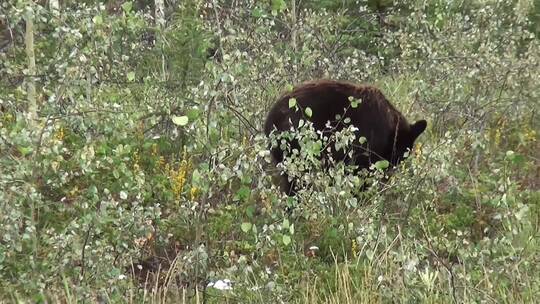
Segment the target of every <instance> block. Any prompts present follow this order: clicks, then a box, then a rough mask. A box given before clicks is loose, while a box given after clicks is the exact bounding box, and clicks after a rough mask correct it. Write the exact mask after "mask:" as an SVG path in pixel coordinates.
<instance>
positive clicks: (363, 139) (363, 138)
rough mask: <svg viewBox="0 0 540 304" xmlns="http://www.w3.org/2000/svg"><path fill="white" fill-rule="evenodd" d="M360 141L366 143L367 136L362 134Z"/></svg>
mask: <svg viewBox="0 0 540 304" xmlns="http://www.w3.org/2000/svg"><path fill="white" fill-rule="evenodd" d="M358 141H359V142H360V144H365V143H366V142H367V138H365V137H364V136H360V138H359V139H358Z"/></svg>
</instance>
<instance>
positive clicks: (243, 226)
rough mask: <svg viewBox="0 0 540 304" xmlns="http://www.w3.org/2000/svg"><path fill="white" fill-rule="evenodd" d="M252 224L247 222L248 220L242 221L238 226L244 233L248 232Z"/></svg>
mask: <svg viewBox="0 0 540 304" xmlns="http://www.w3.org/2000/svg"><path fill="white" fill-rule="evenodd" d="M252 226H253V225H252V224H251V223H248V222H244V223H242V225H241V226H240V228H241V229H242V231H244V232H245V233H248V232H249V231H250V230H251V227H252Z"/></svg>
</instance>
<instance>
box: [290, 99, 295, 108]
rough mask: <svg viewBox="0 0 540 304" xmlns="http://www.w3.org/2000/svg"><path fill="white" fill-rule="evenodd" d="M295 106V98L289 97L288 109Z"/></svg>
mask: <svg viewBox="0 0 540 304" xmlns="http://www.w3.org/2000/svg"><path fill="white" fill-rule="evenodd" d="M294 107H296V98H289V109H291V108H294Z"/></svg>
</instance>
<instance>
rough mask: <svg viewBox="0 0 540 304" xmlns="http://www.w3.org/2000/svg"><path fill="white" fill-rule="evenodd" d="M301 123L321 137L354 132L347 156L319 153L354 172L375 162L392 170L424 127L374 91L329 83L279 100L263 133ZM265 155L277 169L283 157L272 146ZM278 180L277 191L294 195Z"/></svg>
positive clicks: (285, 180) (288, 184)
mask: <svg viewBox="0 0 540 304" xmlns="http://www.w3.org/2000/svg"><path fill="white" fill-rule="evenodd" d="M300 121H306V122H311V123H312V125H313V128H314V129H315V130H316V131H317V132H319V133H321V134H322V135H323V136H324V135H330V136H331V135H332V134H335V133H336V132H339V131H341V130H343V129H344V128H346V127H347V126H349V125H352V126H354V127H355V129H354V130H355V131H354V135H355V137H356V138H357V139H359V140H358V141H355V142H354V143H355V144H353V146H352V149H351V150H350V151H348V152H345V151H339V150H336V149H323V151H321V157H322V158H325V157H329V156H330V157H331V158H332V159H333V160H334V161H336V160H337V161H344V162H345V163H346V164H350V165H355V166H357V168H358V170H361V169H365V168H369V167H370V165H371V164H373V163H375V162H377V161H380V160H387V161H388V162H389V163H390V164H391V165H392V166H396V165H397V164H398V163H399V162H400V161H401V160H402V159H403V158H404V154H405V153H406V152H407V151H408V150H409V149H411V148H412V147H413V144H414V141H415V140H416V138H417V137H418V136H419V135H420V134H421V133H422V132H424V130H425V129H426V126H427V122H426V121H425V120H419V121H417V122H415V123H414V124H410V123H409V122H407V120H406V119H405V117H404V116H403V115H402V114H401V113H400V112H399V111H398V110H397V109H396V108H394V106H392V104H391V103H390V102H389V101H388V100H387V99H386V97H385V96H384V95H383V94H382V93H381V91H380V90H379V89H377V88H375V87H373V86H360V85H354V84H351V83H347V82H343V81H333V80H318V81H311V82H307V83H304V84H301V85H299V86H297V87H295V88H294V89H293V90H292V91H290V92H287V93H285V94H284V95H282V96H281V97H280V98H279V100H278V101H277V102H276V103H275V104H274V106H273V107H272V108H271V109H270V112H269V113H268V116H267V118H266V122H265V125H264V132H265V133H266V135H267V136H269V135H270V133H272V132H277V133H281V132H284V131H289V130H295V129H297V128H298V125H299V123H300ZM362 137H363V138H362ZM287 142H288V144H289V145H290V147H291V148H292V149H297V150H299V149H300V145H299V144H298V142H297V140H294V139H293V140H288V141H287ZM291 151H292V150H291ZM270 152H271V154H272V157H273V158H274V161H276V162H277V163H280V162H282V161H283V159H284V157H285V154H286V153H285V152H284V151H283V150H282V149H281V148H280V147H279V144H278V145H277V146H276V145H274V146H272V147H271V149H270ZM282 179H283V180H282V185H281V187H282V190H283V191H284V192H286V193H287V194H288V195H294V193H295V192H296V190H297V189H295V187H296V186H295V184H294V181H290V180H289V177H288V176H287V175H286V174H284V175H283V177H282Z"/></svg>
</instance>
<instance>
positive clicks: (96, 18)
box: [92, 15, 103, 25]
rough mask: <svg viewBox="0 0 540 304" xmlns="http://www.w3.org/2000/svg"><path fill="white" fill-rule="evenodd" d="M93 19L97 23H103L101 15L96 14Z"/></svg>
mask: <svg viewBox="0 0 540 304" xmlns="http://www.w3.org/2000/svg"><path fill="white" fill-rule="evenodd" d="M92 21H93V22H94V23H95V24H96V25H100V24H102V23H103V17H101V16H100V15H97V16H94V17H93V18H92Z"/></svg>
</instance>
